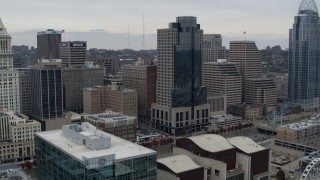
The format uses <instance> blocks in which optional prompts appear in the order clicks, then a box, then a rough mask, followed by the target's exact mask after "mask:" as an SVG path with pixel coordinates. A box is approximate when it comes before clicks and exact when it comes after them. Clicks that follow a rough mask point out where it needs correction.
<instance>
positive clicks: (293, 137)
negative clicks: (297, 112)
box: [277, 117, 320, 142]
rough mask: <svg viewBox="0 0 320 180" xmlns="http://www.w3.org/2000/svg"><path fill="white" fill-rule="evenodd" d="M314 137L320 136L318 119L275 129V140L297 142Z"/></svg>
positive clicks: (319, 119) (319, 121) (319, 120)
mask: <svg viewBox="0 0 320 180" xmlns="http://www.w3.org/2000/svg"><path fill="white" fill-rule="evenodd" d="M315 135H320V118H319V117H317V119H308V120H303V121H300V122H296V123H291V124H286V125H282V126H280V127H278V128H277V138H278V139H281V140H285V141H292V142H297V141H301V140H303V139H305V138H308V137H312V136H315Z"/></svg>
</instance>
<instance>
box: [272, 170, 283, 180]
mask: <svg viewBox="0 0 320 180" xmlns="http://www.w3.org/2000/svg"><path fill="white" fill-rule="evenodd" d="M275 178H276V180H286V174H285V173H284V171H283V170H281V169H280V170H279V171H278V172H277V175H276V177H275Z"/></svg>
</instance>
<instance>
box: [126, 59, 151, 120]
mask: <svg viewBox="0 0 320 180" xmlns="http://www.w3.org/2000/svg"><path fill="white" fill-rule="evenodd" d="M123 85H124V86H125V87H126V88H130V89H134V90H136V91H137V93H138V120H139V121H145V122H146V121H149V120H150V114H151V104H152V103H155V102H156V90H157V89H156V88H157V66H154V65H126V66H123Z"/></svg>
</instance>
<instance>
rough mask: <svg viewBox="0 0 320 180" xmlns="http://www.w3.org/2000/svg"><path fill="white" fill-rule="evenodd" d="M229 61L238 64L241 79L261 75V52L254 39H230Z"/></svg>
mask: <svg viewBox="0 0 320 180" xmlns="http://www.w3.org/2000/svg"><path fill="white" fill-rule="evenodd" d="M229 56H230V62H233V63H237V64H239V65H240V66H239V67H240V73H241V76H242V81H243V82H244V81H245V80H246V79H248V78H257V77H261V54H260V51H259V49H258V48H257V45H256V43H255V42H254V41H230V55H229Z"/></svg>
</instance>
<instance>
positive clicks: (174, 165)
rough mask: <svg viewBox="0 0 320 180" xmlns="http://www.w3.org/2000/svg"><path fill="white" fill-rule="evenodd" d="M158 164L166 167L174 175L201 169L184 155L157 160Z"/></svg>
mask: <svg viewBox="0 0 320 180" xmlns="http://www.w3.org/2000/svg"><path fill="white" fill-rule="evenodd" d="M158 163H161V164H163V165H165V166H167V167H168V168H170V169H171V170H172V171H173V172H175V173H176V174H178V173H181V172H185V171H190V170H193V169H197V168H200V167H201V166H199V165H198V164H196V163H195V162H193V161H192V159H191V158H190V157H188V156H186V155H176V156H170V157H166V158H162V159H158Z"/></svg>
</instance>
